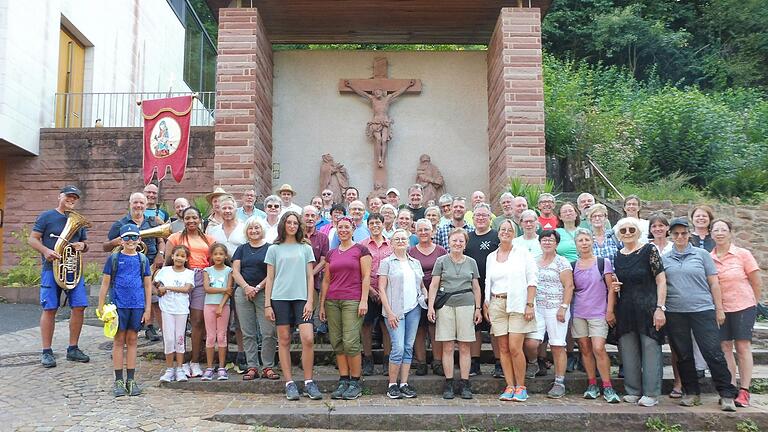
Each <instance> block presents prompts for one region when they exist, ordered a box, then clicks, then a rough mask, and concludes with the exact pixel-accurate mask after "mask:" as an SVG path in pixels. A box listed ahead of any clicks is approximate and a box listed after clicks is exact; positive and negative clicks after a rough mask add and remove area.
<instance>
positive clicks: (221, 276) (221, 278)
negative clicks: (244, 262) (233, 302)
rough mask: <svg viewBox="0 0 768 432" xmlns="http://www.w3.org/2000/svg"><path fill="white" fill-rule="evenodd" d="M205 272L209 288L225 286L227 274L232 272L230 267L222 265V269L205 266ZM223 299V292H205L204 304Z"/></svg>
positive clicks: (219, 301)
mask: <svg viewBox="0 0 768 432" xmlns="http://www.w3.org/2000/svg"><path fill="white" fill-rule="evenodd" d="M205 272H206V273H208V283H209V285H210V286H211V288H226V287H227V282H228V281H229V275H230V274H232V268H231V267H226V266H225V267H224V269H223V270H218V269H217V268H216V267H214V266H210V267H206V268H205ZM222 300H224V294H210V293H205V304H215V305H217V304H219V303H221V301H222Z"/></svg>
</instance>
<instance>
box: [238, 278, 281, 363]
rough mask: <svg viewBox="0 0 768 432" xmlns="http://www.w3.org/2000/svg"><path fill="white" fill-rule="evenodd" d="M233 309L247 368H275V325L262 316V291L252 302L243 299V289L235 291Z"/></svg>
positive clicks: (245, 298)
mask: <svg viewBox="0 0 768 432" xmlns="http://www.w3.org/2000/svg"><path fill="white" fill-rule="evenodd" d="M235 307H237V317H238V319H239V320H240V330H241V331H242V332H243V349H244V350H245V357H246V360H247V361H248V367H249V368H258V367H259V366H263V367H269V368H273V367H275V351H276V350H277V336H276V332H275V323H273V322H272V321H270V320H268V319H267V318H266V316H265V315H264V291H263V290H262V291H259V293H258V294H256V297H254V298H253V300H248V298H247V297H245V290H244V289H237V290H235ZM259 336H261V341H262V346H261V365H259Z"/></svg>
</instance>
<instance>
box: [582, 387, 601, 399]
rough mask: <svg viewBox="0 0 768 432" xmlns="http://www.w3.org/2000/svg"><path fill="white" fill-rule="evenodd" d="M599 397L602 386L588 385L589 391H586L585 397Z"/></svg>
mask: <svg viewBox="0 0 768 432" xmlns="http://www.w3.org/2000/svg"><path fill="white" fill-rule="evenodd" d="M598 397H600V387H598V386H597V384H590V385H589V386H587V391H585V392H584V399H597V398H598Z"/></svg>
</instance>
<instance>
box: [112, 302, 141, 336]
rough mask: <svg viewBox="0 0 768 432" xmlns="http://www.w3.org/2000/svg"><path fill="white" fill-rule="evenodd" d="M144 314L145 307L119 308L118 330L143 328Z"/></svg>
mask: <svg viewBox="0 0 768 432" xmlns="http://www.w3.org/2000/svg"><path fill="white" fill-rule="evenodd" d="M143 316H144V308H117V330H118V331H126V330H133V331H135V332H137V331H139V330H141V317H143Z"/></svg>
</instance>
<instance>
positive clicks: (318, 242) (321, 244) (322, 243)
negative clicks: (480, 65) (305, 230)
mask: <svg viewBox="0 0 768 432" xmlns="http://www.w3.org/2000/svg"><path fill="white" fill-rule="evenodd" d="M309 242H310V243H311V244H312V254H313V255H314V256H315V265H317V263H319V262H320V258H321V257H324V256H327V255H328V236H327V235H325V234H323V233H321V232H319V231H317V230H315V232H313V233H312V234H311V235H310V236H309ZM323 273H324V272H318V273H317V274H316V275H315V289H316V290H318V291H320V289H321V288H322V287H323V285H322V283H323Z"/></svg>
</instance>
